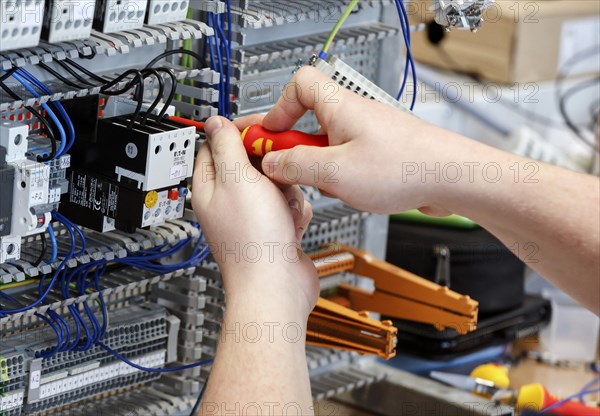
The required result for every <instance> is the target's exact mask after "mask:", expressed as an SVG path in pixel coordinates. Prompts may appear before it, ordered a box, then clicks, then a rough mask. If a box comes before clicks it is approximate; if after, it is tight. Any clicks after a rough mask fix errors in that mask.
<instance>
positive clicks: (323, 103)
mask: <svg viewBox="0 0 600 416" xmlns="http://www.w3.org/2000/svg"><path fill="white" fill-rule="evenodd" d="M352 95H353V94H352V93H351V92H349V91H346V90H345V89H343V88H341V87H340V86H339V85H338V84H337V83H336V82H335V81H334V80H332V79H331V78H329V77H328V76H327V75H325V74H323V73H322V72H321V71H319V70H318V69H316V68H313V67H310V66H304V67H302V68H300V70H298V72H297V73H296V75H295V76H294V78H292V80H291V81H290V83H289V84H288V85H287V86H286V87H285V88H284V90H283V93H282V96H281V97H280V98H279V100H278V101H277V103H276V104H275V106H274V107H273V108H272V109H271V110H270V111H269V113H268V114H267V115H266V116H265V118H264V120H263V126H264V127H265V128H267V129H269V130H273V131H285V130H289V129H291V128H292V127H294V125H295V124H296V122H297V121H298V120H299V119H300V118H301V117H302V116H303V115H304V114H305V113H306V112H307V111H308V110H315V113H316V115H317V119H318V120H319V123H320V124H321V126H323V128H324V129H325V130H327V127H328V126H329V125H330V124H331V121H332V120H334V119H335V116H336V113H338V112H339V111H343V107H345V104H344V103H345V99H346V98H347V97H348V96H352Z"/></svg>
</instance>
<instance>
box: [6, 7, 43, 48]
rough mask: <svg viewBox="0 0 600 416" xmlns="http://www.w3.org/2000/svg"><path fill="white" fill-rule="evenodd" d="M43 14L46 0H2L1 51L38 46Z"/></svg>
mask: <svg viewBox="0 0 600 416" xmlns="http://www.w3.org/2000/svg"><path fill="white" fill-rule="evenodd" d="M43 15H44V0H11V1H7V0H2V1H0V23H1V25H0V52H2V51H6V50H11V49H19V48H29V47H32V46H37V44H38V43H39V42H40V36H41V33H42V18H43Z"/></svg>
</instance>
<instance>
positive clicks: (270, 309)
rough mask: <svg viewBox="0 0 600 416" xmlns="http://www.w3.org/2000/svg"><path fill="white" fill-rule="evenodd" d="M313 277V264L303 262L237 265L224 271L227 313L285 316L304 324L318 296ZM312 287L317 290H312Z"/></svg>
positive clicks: (264, 316)
mask: <svg viewBox="0 0 600 416" xmlns="http://www.w3.org/2000/svg"><path fill="white" fill-rule="evenodd" d="M308 260H309V261H310V259H308ZM315 274H316V272H315V270H314V265H313V264H312V261H311V262H310V264H307V261H305V260H303V261H301V262H299V263H297V264H296V263H272V264H240V265H238V266H237V267H235V268H229V269H225V270H224V271H223V281H224V288H225V301H226V304H227V310H231V311H235V312H236V314H238V313H237V312H241V311H242V312H241V313H243V314H249V315H250V316H252V317H253V318H257V317H262V318H269V319H279V318H281V317H286V319H293V320H298V321H300V322H304V324H306V320H307V318H308V315H309V314H310V312H311V311H312V309H313V307H314V300H313V298H314V297H315V295H316V294H317V293H318V281H317V280H316V278H315ZM314 284H316V285H317V287H316V288H312V289H311V286H312V285H314ZM313 289H316V290H313ZM313 292H316V293H313Z"/></svg>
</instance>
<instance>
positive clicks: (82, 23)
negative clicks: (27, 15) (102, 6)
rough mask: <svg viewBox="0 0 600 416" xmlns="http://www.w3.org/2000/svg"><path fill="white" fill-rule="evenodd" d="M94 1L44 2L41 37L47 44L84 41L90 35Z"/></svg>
mask: <svg viewBox="0 0 600 416" xmlns="http://www.w3.org/2000/svg"><path fill="white" fill-rule="evenodd" d="M95 6H96V1H95V0H77V1H73V0H46V11H45V14H44V27H43V30H42V37H43V39H44V40H47V41H48V42H66V41H69V40H76V39H86V38H88V37H89V36H90V34H91V33H92V24H93V22H94V10H95Z"/></svg>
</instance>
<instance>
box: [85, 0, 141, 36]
mask: <svg viewBox="0 0 600 416" xmlns="http://www.w3.org/2000/svg"><path fill="white" fill-rule="evenodd" d="M147 3H148V2H147V0H98V1H97V2H96V13H95V19H94V29H96V30H98V31H100V32H102V33H112V32H118V31H121V30H131V29H139V28H141V27H142V26H144V18H145V16H146V7H147Z"/></svg>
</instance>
